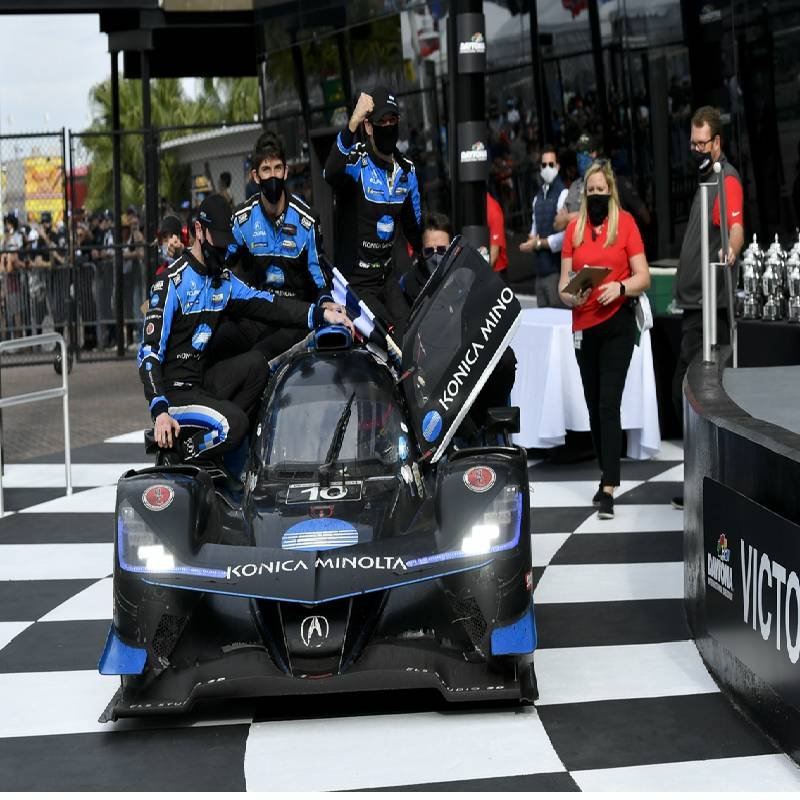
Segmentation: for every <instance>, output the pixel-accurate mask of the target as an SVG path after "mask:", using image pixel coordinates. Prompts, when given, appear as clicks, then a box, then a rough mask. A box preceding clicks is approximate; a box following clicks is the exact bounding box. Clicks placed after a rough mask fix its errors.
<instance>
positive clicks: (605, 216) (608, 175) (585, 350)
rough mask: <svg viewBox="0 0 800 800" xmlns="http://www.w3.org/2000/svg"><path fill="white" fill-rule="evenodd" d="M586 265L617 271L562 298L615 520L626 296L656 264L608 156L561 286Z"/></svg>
mask: <svg viewBox="0 0 800 800" xmlns="http://www.w3.org/2000/svg"><path fill="white" fill-rule="evenodd" d="M584 267H609V268H610V269H611V272H610V273H609V274H608V275H607V276H606V278H605V279H604V281H603V282H602V283H601V284H600V285H599V286H597V287H596V288H595V289H586V290H585V291H583V292H581V293H580V294H578V295H571V294H565V293H564V292H563V291H561V292H560V295H561V299H562V300H563V301H564V303H565V304H566V305H567V306H570V307H571V308H572V330H573V331H574V333H573V336H574V344H575V357H576V358H577V359H578V367H579V368H580V371H581V380H582V382H583V394H584V396H585V398H586V405H587V407H588V409H589V424H590V426H591V429H592V440H593V441H594V449H595V452H596V454H597V460H598V462H599V463H600V473H601V475H600V485H599V487H598V489H597V492H596V494H595V496H594V497H593V498H592V502H593V503H594V505H595V506H599V510H598V516H599V517H600V518H601V519H612V518H613V517H614V489H615V488H616V487H617V486H619V480H620V466H619V462H620V453H621V451H622V427H621V424H620V406H621V405H622V391H623V389H624V388H625V378H626V377H627V374H628V365H629V364H630V361H631V356H632V355H633V347H634V342H635V339H636V319H635V315H634V311H633V307H632V305H631V304H630V303H629V302H627V299H626V298H628V297H635V296H636V295H639V294H642V292H644V291H645V290H646V289H647V288H648V287H649V286H650V268H649V267H648V266H647V259H646V258H645V255H644V245H643V244H642V237H641V235H640V233H639V229H638V228H637V227H636V222H635V220H634V219H633V217H632V216H631V215H630V214H629V213H628V212H627V211H623V210H622V209H621V208H620V205H619V195H618V194H617V183H616V180H615V178H614V173H613V172H612V170H611V165H610V164H609V163H608V162H607V161H595V162H594V163H593V164H592V165H591V166H590V167H589V168H588V169H587V170H586V174H585V175H584V184H583V196H582V197H581V207H580V211H579V212H578V217H577V218H576V219H574V220H573V221H572V222H570V224H569V226H568V227H567V230H566V233H565V235H564V246H563V249H562V251H561V280H560V283H559V286H560V287H561V288H562V289H563V288H564V287H565V286H566V285H567V283H568V282H569V276H570V272H572V271H573V270H574V271H575V272H578V271H580V270H582V269H583V268H584Z"/></svg>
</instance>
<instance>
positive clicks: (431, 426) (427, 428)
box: [422, 411, 442, 442]
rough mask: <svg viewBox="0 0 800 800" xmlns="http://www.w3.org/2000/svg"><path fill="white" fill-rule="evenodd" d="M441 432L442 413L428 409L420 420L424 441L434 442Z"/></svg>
mask: <svg viewBox="0 0 800 800" xmlns="http://www.w3.org/2000/svg"><path fill="white" fill-rule="evenodd" d="M441 432H442V415H441V414H440V413H439V412H438V411H429V412H428V413H427V414H426V415H425V417H424V418H423V420H422V435H423V436H424V437H425V441H426V442H435V441H436V440H437V439H438V438H439V434H440V433H441Z"/></svg>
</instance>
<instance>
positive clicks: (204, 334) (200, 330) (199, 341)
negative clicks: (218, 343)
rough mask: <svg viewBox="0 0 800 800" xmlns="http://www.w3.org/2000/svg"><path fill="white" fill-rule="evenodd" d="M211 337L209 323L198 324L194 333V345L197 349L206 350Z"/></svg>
mask: <svg viewBox="0 0 800 800" xmlns="http://www.w3.org/2000/svg"><path fill="white" fill-rule="evenodd" d="M210 339H211V328H209V327H208V325H205V324H203V325H198V326H197V327H196V328H195V329H194V333H193V334H192V347H194V349H195V350H199V351H202V350H205V349H206V347H207V346H208V342H209V340H210Z"/></svg>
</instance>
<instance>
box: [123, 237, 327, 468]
mask: <svg viewBox="0 0 800 800" xmlns="http://www.w3.org/2000/svg"><path fill="white" fill-rule="evenodd" d="M226 317H231V318H234V319H239V318H248V319H254V320H257V321H259V322H263V323H271V324H278V325H293V326H297V327H304V328H305V329H306V330H308V329H310V328H312V327H314V325H315V324H321V322H322V310H321V309H320V308H318V307H316V306H314V305H309V304H308V303H304V302H302V301H300V300H296V299H293V298H283V297H281V298H276V297H275V296H274V295H272V294H271V293H270V292H260V291H257V290H255V289H253V288H251V287H250V286H247V285H246V284H245V283H243V282H242V281H240V280H239V279H238V278H237V277H236V276H235V275H232V274H231V273H230V272H229V271H228V270H223V271H222V272H221V273H219V274H216V275H213V274H211V273H210V272H209V270H208V269H207V268H206V266H205V265H204V264H202V263H200V261H198V260H197V259H196V258H195V257H194V256H193V255H192V253H191V252H190V251H189V250H185V251H184V253H183V255H182V256H181V257H180V258H179V259H178V260H177V261H175V262H174V263H173V264H172V265H171V266H170V267H169V268H168V270H167V271H166V272H164V273H162V274H161V275H159V276H158V278H157V279H156V281H155V283H154V284H153V286H152V288H151V290H150V300H149V307H148V310H147V314H146V315H145V318H144V333H143V338H142V345H141V347H140V348H139V358H138V365H139V377H140V378H141V380H142V384H143V385H144V395H145V398H146V399H147V403H148V405H149V407H150V414H151V415H152V417H153V419H154V420H155V419H156V417H157V416H158V415H159V414H161V413H163V412H165V411H166V412H168V413H169V414H170V416H172V417H174V418H175V419H176V420H177V421H178V422H179V423H180V425H181V427H182V428H183V427H184V426H186V427H188V428H190V429H199V430H200V431H202V434H203V435H201V436H200V438H199V439H197V445H196V446H195V447H194V451H193V452H190V453H188V455H190V456H191V455H198V454H199V453H200V452H202V451H207V450H211V449H213V452H214V455H215V456H216V455H219V454H222V453H224V452H226V451H229V450H233V449H235V448H236V446H237V445H238V443H239V442H240V441H241V439H242V438H243V437H244V436H245V434H246V433H247V429H248V425H249V420H248V413H250V411H251V410H252V409H253V407H254V406H255V404H256V402H257V401H258V399H259V398H260V396H261V393H262V392H263V389H264V386H265V384H266V381H267V377H268V368H267V364H266V362H265V360H264V358H263V356H262V355H261V354H260V353H258V352H255V351H254V352H248V353H244V354H242V355H239V356H236V357H234V358H231V359H228V360H226V361H220V362H219V363H217V364H215V365H214V366H213V367H210V368H207V367H208V359H207V350H208V346H209V343H210V342H211V341H212V340H213V338H214V334H215V331H216V330H217V328H218V327H219V325H220V323H221V322H222V321H223V320H224V319H225V318H226Z"/></svg>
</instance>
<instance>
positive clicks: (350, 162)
mask: <svg viewBox="0 0 800 800" xmlns="http://www.w3.org/2000/svg"><path fill="white" fill-rule="evenodd" d="M399 120H400V107H399V105H398V103H397V98H396V97H395V94H394V92H391V91H389V90H388V89H386V88H384V87H376V88H375V89H373V90H372V92H371V93H370V94H366V93H364V92H362V93H361V95H360V97H359V98H358V102H357V103H356V107H355V110H354V111H353V115H352V116H351V117H350V121H349V123H348V124H347V126H346V127H345V128H343V129H342V130H341V131H340V132H339V135H338V136H337V137H336V141H335V142H334V143H333V146H332V147H331V151H330V154H329V155H328V159H327V161H326V162H325V169H324V171H323V175H324V177H325V180H326V181H327V182H328V183H329V184H330V185H331V186H333V188H334V190H335V191H336V202H337V212H338V217H339V219H338V224H337V238H336V244H337V247H336V266H337V267H339V269H340V270H341V271H342V272H343V273H344V274H345V275H346V276H347V277H348V279H349V281H350V285H351V286H352V287H353V289H354V290H355V291H356V292H357V294H358V295H359V296H360V298H361V299H362V300H363V301H364V302H365V303H366V304H367V305H368V306H369V308H370V309H371V310H372V311H373V313H375V314H377V315H378V316H379V317H381V318H382V319H383V320H384V321H386V322H387V323H389V325H390V326H393V325H394V324H395V322H396V319H397V316H398V314H402V310H401V309H402V298H399V297H397V296H396V295H395V294H394V289H395V287H397V285H398V281H397V276H394V279H393V280H390V276H391V275H392V272H393V270H394V261H393V258H392V250H393V248H394V244H395V238H396V233H397V228H398V226H399V227H401V228H402V230H403V235H404V236H405V238H406V240H407V241H408V243H409V244H410V245H411V249H412V251H413V252H414V254H415V255H416V256H419V254H420V253H421V250H422V211H421V208H420V194H419V185H418V183H417V173H416V170H415V169H414V165H413V164H412V163H411V161H409V160H408V159H407V158H406V157H405V156H403V154H402V153H400V152H399V150H398V149H397V146H396V145H397V139H398V123H399ZM362 126H363V131H364V135H365V141H364V142H358V141H356V134H357V133H358V131H359V129H360V128H362Z"/></svg>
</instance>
